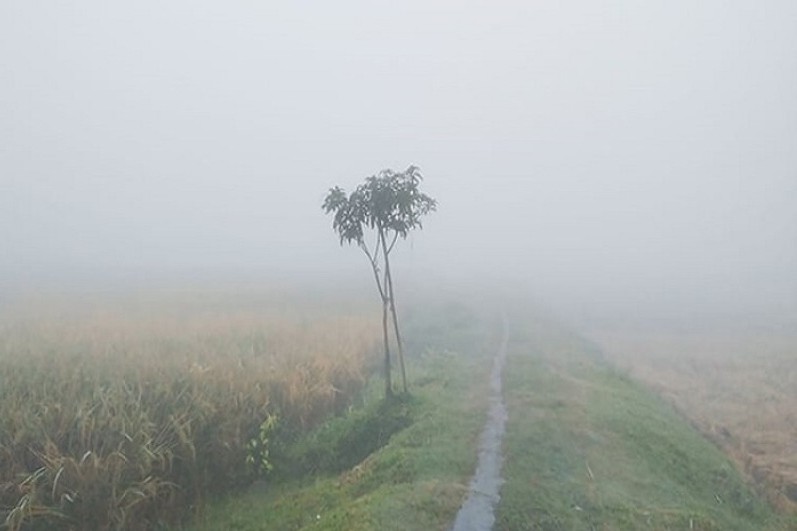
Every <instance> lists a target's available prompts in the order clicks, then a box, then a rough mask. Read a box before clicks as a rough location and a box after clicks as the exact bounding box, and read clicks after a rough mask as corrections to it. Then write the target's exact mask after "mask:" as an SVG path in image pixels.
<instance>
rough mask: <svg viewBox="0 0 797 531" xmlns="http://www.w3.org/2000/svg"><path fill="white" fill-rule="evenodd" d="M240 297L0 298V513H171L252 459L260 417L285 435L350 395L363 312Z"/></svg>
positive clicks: (139, 518) (140, 525)
mask: <svg viewBox="0 0 797 531" xmlns="http://www.w3.org/2000/svg"><path fill="white" fill-rule="evenodd" d="M242 300H247V299H246V297H243V298H242ZM248 300H249V302H250V303H249V304H246V305H244V309H237V308H236V305H235V303H234V299H230V294H223V295H221V294H218V293H217V294H214V295H211V296H207V297H200V296H197V295H196V294H193V295H192V296H191V297H190V298H179V297H178V298H174V297H168V298H167V297H157V296H147V297H145V298H142V297H141V296H139V297H137V298H135V299H132V298H127V299H121V298H117V300H115V301H112V302H108V301H102V300H94V301H91V302H87V301H82V302H78V301H76V300H70V299H61V300H60V301H56V300H52V301H49V302H48V301H42V300H38V301H36V302H35V303H24V304H22V303H21V304H18V305H16V306H14V307H13V308H8V307H7V308H5V311H4V312H3V315H2V316H1V317H0V523H2V520H3V519H5V520H6V524H7V526H8V527H9V529H11V530H12V531H13V530H15V529H28V528H30V529H33V528H35V526H36V525H43V526H45V527H46V528H47V529H87V530H89V529H146V528H151V527H153V526H154V525H156V523H157V522H159V521H172V522H173V521H175V520H177V519H179V518H180V517H181V516H185V515H186V513H187V511H189V510H190V508H192V507H193V508H196V507H197V506H198V505H199V504H201V503H202V501H203V499H205V498H206V496H207V495H209V494H210V493H212V492H214V491H219V490H223V489H226V488H229V487H232V486H234V485H237V484H241V483H244V482H246V481H248V480H251V479H252V478H253V477H254V476H255V475H257V474H258V472H262V470H260V469H259V464H263V461H264V460H265V462H268V460H269V458H270V457H269V455H268V444H270V443H269V442H268V441H266V439H268V438H270V437H272V436H273V433H271V431H269V430H272V424H269V422H273V419H275V418H276V419H278V420H277V425H278V427H279V429H280V430H281V432H282V433H289V432H290V433H298V432H302V431H303V430H307V429H309V428H311V427H313V426H315V425H317V424H318V423H319V422H321V421H322V420H324V419H325V418H327V417H329V416H330V415H332V414H334V413H336V412H340V411H342V410H343V409H345V408H346V407H347V406H348V405H350V403H351V401H352V399H353V398H354V397H355V396H356V395H357V393H358V392H359V391H360V390H361V389H362V388H363V386H364V385H365V383H366V379H367V377H368V374H369V372H370V370H371V367H372V365H373V362H374V361H375V359H376V357H375V353H376V347H377V345H378V339H379V329H378V326H377V325H378V323H377V320H375V319H372V318H370V316H366V315H363V314H362V313H358V312H351V311H349V312H348V313H343V312H341V311H335V310H334V309H323V308H321V309H319V308H315V307H313V306H312V305H311V304H307V303H305V304H302V305H301V307H298V308H296V307H290V305H289V304H288V303H286V301H285V300H284V299H281V300H279V301H277V302H275V303H274V304H268V303H263V302H262V301H260V302H258V303H257V304H254V303H251V302H252V300H254V299H252V298H251V294H250V298H249V299H248ZM264 423H265V424H264ZM261 426H269V428H268V429H267V430H266V431H264V432H263V434H262V435H261ZM253 439H254V440H255V443H254V446H253V442H252V441H253ZM253 454H256V455H253ZM256 463H257V464H258V465H255V464H256ZM37 522H38V524H37Z"/></svg>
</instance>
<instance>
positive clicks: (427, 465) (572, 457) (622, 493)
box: [190, 305, 797, 531]
mask: <svg viewBox="0 0 797 531" xmlns="http://www.w3.org/2000/svg"><path fill="white" fill-rule="evenodd" d="M444 308H445V311H441V309H440V307H438V308H423V309H420V310H416V312H415V313H414V314H413V318H412V319H411V320H409V322H408V324H407V330H408V337H410V338H411V339H410V340H408V344H409V345H410V346H411V347H410V348H409V351H410V360H409V361H410V363H409V369H410V375H411V389H412V396H411V397H404V398H402V399H401V400H397V401H395V402H393V403H390V404H385V403H384V402H382V401H381V398H380V396H379V392H378V388H379V385H378V384H379V382H378V381H376V382H373V385H372V386H371V388H370V390H369V391H368V392H367V393H366V394H365V396H364V398H363V401H362V404H361V405H360V406H359V407H358V408H356V409H353V410H352V411H350V412H349V414H347V415H345V416H343V417H339V418H336V419H333V420H330V421H329V422H327V423H325V424H324V425H323V426H321V427H320V428H319V429H317V430H316V431H314V432H313V433H311V434H310V435H309V436H307V437H304V438H302V439H300V440H297V441H294V442H293V443H291V444H290V445H287V446H286V447H284V448H281V449H280V448H278V449H275V454H274V461H275V467H276V468H275V471H274V476H273V477H272V478H271V480H270V482H269V483H268V486H265V485H266V484H265V483H264V486H263V487H262V488H260V489H258V488H253V489H250V490H249V491H248V492H246V493H244V494H242V495H237V496H230V497H229V498H227V499H225V500H220V501H218V502H217V503H214V504H212V505H211V506H209V507H208V508H207V509H206V510H205V511H203V512H202V513H201V514H200V515H199V517H198V518H197V522H196V523H195V525H194V526H193V527H191V528H190V529H191V531H204V530H218V529H230V530H239V531H254V530H268V529H279V530H298V529H329V530H353V531H357V530H371V529H380V530H382V529H384V530H433V529H440V530H444V529H449V528H450V526H451V524H452V522H453V520H454V517H455V515H456V511H457V510H458V508H459V507H460V505H461V503H462V502H463V500H464V498H465V496H466V494H467V486H468V484H469V480H470V477H471V475H472V473H473V471H474V469H475V465H476V455H477V445H478V438H479V435H480V432H481V430H482V427H483V423H484V421H485V412H486V398H487V395H488V388H487V385H488V382H487V375H488V374H489V368H490V365H491V358H492V355H493V354H494V351H495V348H496V346H497V344H498V338H497V333H496V330H495V329H497V327H495V326H493V327H492V328H493V330H492V332H487V329H488V328H490V326H489V322H488V321H489V320H487V319H484V318H480V317H478V316H477V315H476V314H474V313H468V312H467V311H466V310H465V309H464V308H463V307H462V306H459V305H454V306H452V305H448V306H445V307H444ZM522 315H525V313H523V311H522V310H521V311H516V312H515V313H514V316H515V317H516V318H517V316H522ZM505 395H506V400H507V405H508V409H509V421H508V425H507V434H506V438H505V440H504V449H505V462H504V477H505V479H506V483H505V484H504V487H503V489H502V493H501V495H502V500H501V503H500V505H499V507H498V510H497V515H496V517H497V521H496V529H501V530H523V529H550V530H559V529H562V530H571V529H572V530H582V529H584V530H590V529H601V530H614V529H696V530H737V529H738V530H746V529H749V530H758V529H773V530H777V529H797V522H795V520H794V519H791V520H789V519H788V517H786V516H783V515H777V514H776V513H775V512H774V511H773V510H772V508H771V507H770V506H768V505H767V504H766V503H764V502H763V501H761V498H760V497H759V496H758V495H757V494H756V493H755V492H754V491H753V490H752V489H751V488H750V486H749V485H747V484H746V483H745V482H744V481H743V480H742V478H741V477H740V475H739V473H738V472H737V471H736V469H735V468H734V467H733V465H732V464H731V463H730V462H729V461H728V460H727V459H726V458H725V456H723V454H722V453H721V452H720V451H719V450H717V449H716V448H715V447H714V446H712V445H711V444H710V443H708V442H707V441H706V440H705V439H704V438H702V437H701V436H700V435H699V434H698V433H697V432H696V431H695V430H694V429H693V428H692V427H691V426H690V425H689V424H688V423H687V422H686V421H685V420H684V419H682V418H681V417H680V416H679V415H678V414H677V413H676V412H675V411H674V410H673V409H672V408H671V407H670V406H668V405H667V404H666V403H665V402H663V401H662V400H660V399H658V398H657V397H656V396H654V395H652V394H651V393H650V392H649V391H647V390H646V389H645V388H643V387H642V386H640V385H639V384H637V383H635V382H634V381H632V380H630V379H629V378H628V377H627V376H626V375H624V374H622V373H620V372H618V371H616V370H615V369H613V368H612V367H611V366H609V365H608V364H607V363H606V362H605V361H603V360H602V359H601V356H600V353H599V351H598V350H597V349H595V348H594V347H593V346H592V345H590V344H589V343H587V342H585V341H583V340H582V339H580V338H579V337H577V336H575V335H573V334H572V333H570V332H568V331H566V330H564V329H562V328H561V327H559V326H557V325H556V324H554V323H551V322H546V321H544V320H540V319H534V320H527V321H523V320H517V319H516V321H515V322H514V323H513V324H512V326H511V329H510V340H509V358H508V364H507V369H506V372H505Z"/></svg>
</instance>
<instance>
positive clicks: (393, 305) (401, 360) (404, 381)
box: [385, 254, 407, 393]
mask: <svg viewBox="0 0 797 531" xmlns="http://www.w3.org/2000/svg"><path fill="white" fill-rule="evenodd" d="M385 276H386V277H387V295H388V299H389V300H390V313H392V314H393V330H394V331H395V333H396V343H397V344H398V358H399V366H400V367H401V385H402V388H403V389H404V392H405V393H406V392H407V369H406V368H405V366H404V344H403V343H402V341H401V334H400V333H399V324H398V316H397V315H396V297H395V295H394V294H393V275H392V274H391V273H390V261H389V260H388V258H387V254H386V255H385Z"/></svg>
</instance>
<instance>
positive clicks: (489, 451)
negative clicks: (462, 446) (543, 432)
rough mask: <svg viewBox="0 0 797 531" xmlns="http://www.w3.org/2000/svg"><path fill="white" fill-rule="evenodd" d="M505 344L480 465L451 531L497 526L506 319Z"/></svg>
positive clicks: (496, 365) (493, 377)
mask: <svg viewBox="0 0 797 531" xmlns="http://www.w3.org/2000/svg"><path fill="white" fill-rule="evenodd" d="M502 327H503V333H502V337H501V344H500V345H499V347H498V351H497V352H496V354H495V358H494V360H493V368H492V372H491V373H490V397H489V410H488V412H487V423H486V424H485V426H484V431H482V435H481V439H480V441H479V462H478V465H477V467H476V473H475V474H474V476H473V479H471V482H470V490H469V493H468V497H467V499H466V500H465V503H464V504H463V505H462V507H461V508H460V510H459V512H458V513H457V518H456V520H454V525H453V527H452V528H451V531H489V530H491V529H492V528H493V524H494V523H495V514H494V511H495V507H496V506H497V505H498V501H499V500H500V490H501V484H502V483H503V479H502V478H501V464H502V462H503V456H502V455H501V442H502V440H503V437H504V430H505V428H506V418H507V414H506V405H505V404H504V396H503V385H502V383H503V381H502V375H503V372H504V365H505V364H506V347H507V343H508V341H509V324H508V322H507V319H506V316H503V317H502Z"/></svg>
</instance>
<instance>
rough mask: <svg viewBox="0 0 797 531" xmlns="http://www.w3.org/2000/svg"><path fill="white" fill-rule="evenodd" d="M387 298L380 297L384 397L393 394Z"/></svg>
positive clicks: (389, 396)
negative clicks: (383, 352)
mask: <svg viewBox="0 0 797 531" xmlns="http://www.w3.org/2000/svg"><path fill="white" fill-rule="evenodd" d="M387 305H388V301H387V299H382V337H383V339H384V342H385V398H391V397H392V396H393V385H392V384H391V382H390V340H389V338H388V335H387Z"/></svg>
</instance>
